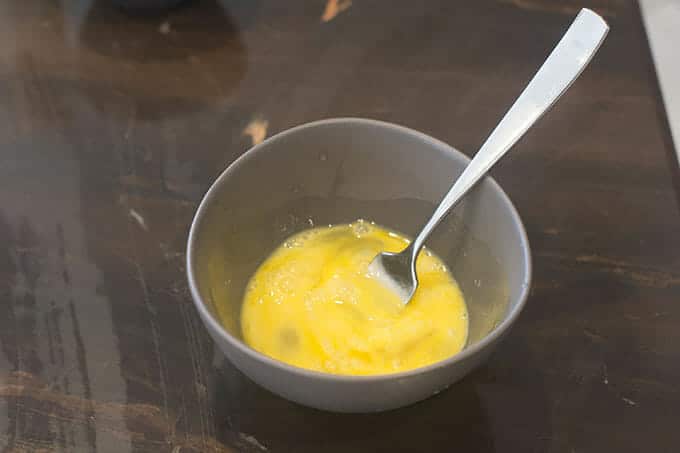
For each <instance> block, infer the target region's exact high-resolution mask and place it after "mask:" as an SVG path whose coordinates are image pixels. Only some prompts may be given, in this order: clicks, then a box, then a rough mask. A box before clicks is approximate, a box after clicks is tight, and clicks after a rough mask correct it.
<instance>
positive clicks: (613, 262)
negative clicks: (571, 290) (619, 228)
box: [535, 252, 680, 288]
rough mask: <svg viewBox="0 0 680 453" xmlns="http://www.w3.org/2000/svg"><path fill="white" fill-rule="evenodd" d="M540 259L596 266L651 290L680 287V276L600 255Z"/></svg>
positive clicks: (555, 255) (551, 255)
mask: <svg viewBox="0 0 680 453" xmlns="http://www.w3.org/2000/svg"><path fill="white" fill-rule="evenodd" d="M535 256H536V257H540V258H552V259H557V260H560V261H563V262H575V263H577V264H583V265H590V266H594V267H595V269H596V270H597V271H600V272H605V273H609V274H613V275H616V276H619V277H622V278H624V279H626V280H629V281H632V282H633V283H637V284H639V285H642V286H646V287H650V288H670V287H674V286H680V275H678V274H672V273H669V272H666V271H662V270H659V269H651V268H645V267H642V266H637V265H635V264H633V263H631V262H627V261H623V260H617V259H613V258H608V257H605V256H600V255H578V256H576V257H573V256H569V255H565V254H562V253H550V252H548V253H546V252H538V253H536V254H535Z"/></svg>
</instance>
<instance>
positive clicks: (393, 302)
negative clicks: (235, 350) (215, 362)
mask: <svg viewBox="0 0 680 453" xmlns="http://www.w3.org/2000/svg"><path fill="white" fill-rule="evenodd" d="M408 243H409V241H408V240H407V239H406V238H404V237H403V236H400V235H398V234H396V233H394V232H391V231H388V230H385V229H383V228H380V227H378V226H376V225H374V224H372V223H368V222H364V221H357V222H355V223H352V224H349V225H337V226H332V227H324V228H315V229H311V230H307V231H304V232H302V233H299V234H297V235H295V236H293V237H291V238H289V239H288V240H287V241H286V242H285V243H284V244H283V245H281V246H280V247H279V248H278V249H277V250H275V251H274V253H273V254H272V255H271V256H269V258H267V260H266V261H265V262H264V263H262V265H261V266H260V267H259V268H258V269H257V271H256V272H255V275H254V276H253V277H252V278H251V280H250V282H249V284H248V287H247V289H246V293H245V298H244V302H243V308H242V311H241V327H242V331H243V337H244V339H245V341H246V343H248V344H249V345H250V346H251V347H253V348H254V349H256V350H258V351H260V352H262V353H263V354H266V355H268V356H270V357H273V358H275V359H278V360H281V361H283V362H286V363H289V364H291V365H295V366H298V367H302V368H308V369H311V370H317V371H323V372H328V373H335V374H344V375H372V374H386V373H394V372H398V371H404V370H410V369H413V368H417V367H421V366H424V365H428V364H431V363H434V362H437V361H440V360H442V359H445V358H447V357H450V356H452V355H454V354H456V353H457V352H459V351H460V350H461V349H462V348H463V346H464V345H465V341H466V338H467V330H468V321H467V311H466V307H465V303H464V301H463V296H462V294H461V292H460V289H459V288H458V285H457V284H456V282H455V280H454V279H453V277H452V276H451V274H450V273H449V271H448V269H447V267H446V266H445V265H444V263H443V262H442V261H441V260H440V259H439V258H438V257H436V256H434V255H433V254H431V253H430V252H429V251H427V250H425V251H424V252H423V253H421V254H420V256H419V258H418V261H417V263H416V266H417V267H416V269H417V273H418V279H419V285H418V289H417V291H416V293H415V295H414V297H413V299H412V300H411V302H410V303H409V304H408V305H404V304H403V303H402V302H401V301H400V300H399V298H398V297H397V296H396V294H394V293H392V292H391V291H390V290H389V289H387V288H386V287H385V286H383V285H382V284H381V283H380V282H379V281H377V280H376V279H375V278H373V277H372V276H370V275H369V273H368V265H369V263H370V262H371V260H372V259H373V258H374V257H375V256H376V255H377V254H378V253H379V252H382V251H390V252H397V251H401V250H402V249H403V248H404V247H406V246H407V245H408Z"/></svg>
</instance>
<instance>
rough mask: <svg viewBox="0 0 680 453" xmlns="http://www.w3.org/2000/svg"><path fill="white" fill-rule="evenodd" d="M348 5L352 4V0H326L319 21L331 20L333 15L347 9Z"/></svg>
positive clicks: (333, 17)
mask: <svg viewBox="0 0 680 453" xmlns="http://www.w3.org/2000/svg"><path fill="white" fill-rule="evenodd" d="M350 6H352V0H328V2H327V3H326V8H324V10H323V14H322V15H321V22H330V21H332V20H333V19H335V16H337V15H338V14H340V13H341V12H343V11H345V10H347V9H349V7H350Z"/></svg>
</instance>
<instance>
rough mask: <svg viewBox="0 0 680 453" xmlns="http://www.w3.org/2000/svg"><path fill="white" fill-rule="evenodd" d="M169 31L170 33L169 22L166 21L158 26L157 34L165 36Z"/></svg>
mask: <svg viewBox="0 0 680 453" xmlns="http://www.w3.org/2000/svg"><path fill="white" fill-rule="evenodd" d="M171 31H172V27H171V26H170V22H168V21H167V20H166V21H165V22H163V23H162V24H160V25H159V26H158V32H159V33H160V34H161V35H167V34H169V33H170V32H171Z"/></svg>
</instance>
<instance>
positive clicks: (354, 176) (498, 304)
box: [187, 118, 531, 412]
mask: <svg viewBox="0 0 680 453" xmlns="http://www.w3.org/2000/svg"><path fill="white" fill-rule="evenodd" d="M467 163H468V158H467V157H465V156H464V155H463V154H461V153H460V152H458V151H456V150H454V149H453V148H451V147H450V146H448V145H446V144H445V143H442V142H440V141H438V140H435V139H433V138H431V137H428V136H427V135H424V134H421V133H419V132H416V131H413V130H411V129H407V128H404V127H401V126H396V125H393V124H388V123H383V122H379V121H372V120H364V119H353V118H349V119H333V120H324V121H318V122H314V123H310V124H305V125H302V126H298V127H295V128H293V129H290V130H287V131H285V132H282V133H280V134H277V135H275V136H273V137H271V138H270V139H268V140H266V141H265V142H263V143H261V144H259V145H257V146H255V147H254V148H253V149H251V150H250V151H248V152H247V153H245V154H244V155H243V156H241V157H240V158H239V159H238V160H236V161H235V162H234V163H233V164H232V165H230V166H229V168H227V169H226V170H225V171H224V172H223V173H222V174H221V175H220V177H219V178H217V180H216V181H215V183H214V184H213V185H212V187H211V188H210V190H208V193H207V194H206V195H205V197H204V199H203V201H202V202H201V204H200V206H199V208H198V210H197V212H196V216H195V218H194V221H193V223H192V225H191V231H190V233H189V241H188V250H187V274H188V278H189V287H190V288H191V294H192V296H193V300H194V303H195V304H196V308H197V309H198V312H199V314H200V316H201V319H202V320H203V323H204V324H205V326H206V328H207V329H208V332H209V333H210V335H211V337H212V338H213V340H214V341H215V343H216V344H217V346H218V347H219V348H220V350H222V352H223V353H224V354H225V355H226V356H227V358H228V359H229V360H230V361H231V362H232V363H233V364H234V365H236V367H238V369H240V370H241V371H242V372H243V373H244V374H246V375H247V376H248V377H250V378H251V379H252V380H253V381H255V382H257V383H258V384H260V385H261V386H263V387H265V388H267V389H269V390H270V391H272V392H274V393H276V394H279V395H281V396H283V397H284V398H288V399H290V400H292V401H295V402H298V403H300V404H304V405H306V406H311V407H315V408H319V409H325V410H330V411H337V412H373V411H382V410H387V409H393V408H397V407H401V406H405V405H408V404H411V403H414V402H416V401H420V400H422V399H425V398H427V397H429V396H431V395H434V394H436V393H438V392H439V391H441V390H442V389H444V388H446V387H448V386H449V385H450V384H452V383H453V382H455V381H457V380H458V379H460V378H461V377H463V376H464V375H465V374H467V373H468V372H469V371H470V370H472V369H473V368H475V367H476V366H477V365H479V364H480V363H481V362H482V361H484V360H485V359H486V358H487V357H488V356H489V354H490V353H491V352H492V350H493V348H494V346H496V345H497V344H498V342H499V341H500V340H501V338H502V337H503V336H504V335H505V334H506V333H507V332H508V330H509V328H510V326H511V325H512V324H513V323H514V322H515V320H516V319H517V316H518V315H519V313H520V311H521V310H522V307H523V306H524V303H525V300H526V297H527V294H528V292H529V281H530V276H531V261H530V254H529V244H528V242H527V237H526V233H525V231H524V227H523V226H522V222H521V221H520V218H519V216H518V214H517V212H516V211H515V208H514V207H513V205H512V203H511V202H510V200H509V199H508V197H507V196H506V195H505V193H504V192H503V191H502V189H501V188H500V187H499V186H498V184H496V183H495V182H494V181H493V180H492V179H490V178H486V179H485V180H484V181H482V182H481V183H480V184H479V185H478V186H477V187H476V188H475V189H474V190H473V191H472V192H471V193H470V194H469V195H468V196H467V197H466V199H465V200H464V202H463V203H462V204H461V205H459V206H458V207H457V208H456V209H455V210H454V213H453V214H452V215H449V217H448V218H447V219H446V220H445V221H444V222H443V223H442V224H441V225H440V226H439V227H438V229H437V230H436V232H435V234H434V235H433V237H432V238H431V240H429V241H428V247H430V248H431V249H432V250H433V251H434V252H435V253H437V254H438V255H439V256H440V257H441V258H443V259H444V261H445V262H446V263H447V264H448V265H449V267H450V268H451V270H452V272H453V274H454V276H455V278H456V280H457V281H458V283H459V285H460V287H461V289H462V291H463V294H464V296H465V299H466V301H467V304H468V312H469V322H470V331H469V336H468V341H467V345H466V347H465V349H464V350H463V351H462V352H460V353H459V354H457V355H455V356H453V357H450V358H448V359H446V360H443V361H441V362H438V363H435V364H433V365H430V366H426V367H423V368H418V369H415V370H411V371H406V372H401V373H395V374H388V375H379V376H338V375H332V374H326V373H320V372H315V371H310V370H305V369H301V368H297V367H294V366H291V365H288V364H285V363H283V362H280V361H277V360H275V359H272V358H269V357H267V356H265V355H263V354H261V353H259V352H257V351H255V350H254V349H252V348H250V347H248V346H247V345H246V344H245V343H244V342H243V340H242V336H241V329H240V326H239V318H240V311H241V300H242V297H243V292H244V289H245V286H246V284H247V282H248V279H249V278H250V276H251V275H252V274H253V272H254V271H255V269H256V268H257V266H258V265H259V264H260V263H261V262H262V260H263V259H264V258H266V257H267V256H268V255H269V254H270V253H271V252H272V251H273V250H274V249H275V248H276V247H277V246H278V245H279V244H280V243H281V242H283V240H284V239H285V238H287V237H288V236H290V235H291V234H293V233H295V232H297V231H300V230H303V229H305V228H309V227H310V226H311V225H326V224H336V223H347V222H351V221H353V220H356V219H358V218H364V219H367V220H372V221H375V222H376V223H378V224H381V225H385V226H388V227H390V228H392V229H395V230H397V231H401V232H403V233H405V234H408V235H411V236H413V235H414V234H415V233H416V232H417V231H418V229H419V227H420V226H421V225H422V224H423V223H424V222H425V221H426V220H427V218H428V217H429V215H430V214H431V212H432V211H433V209H434V206H435V204H436V203H437V202H438V201H439V200H440V199H441V198H442V196H443V195H444V193H445V192H446V191H447V189H448V188H449V186H450V185H451V184H452V182H453V181H454V179H455V178H456V177H457V176H458V175H459V174H460V173H461V171H462V170H463V168H464V167H465V166H466V165H467Z"/></svg>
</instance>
